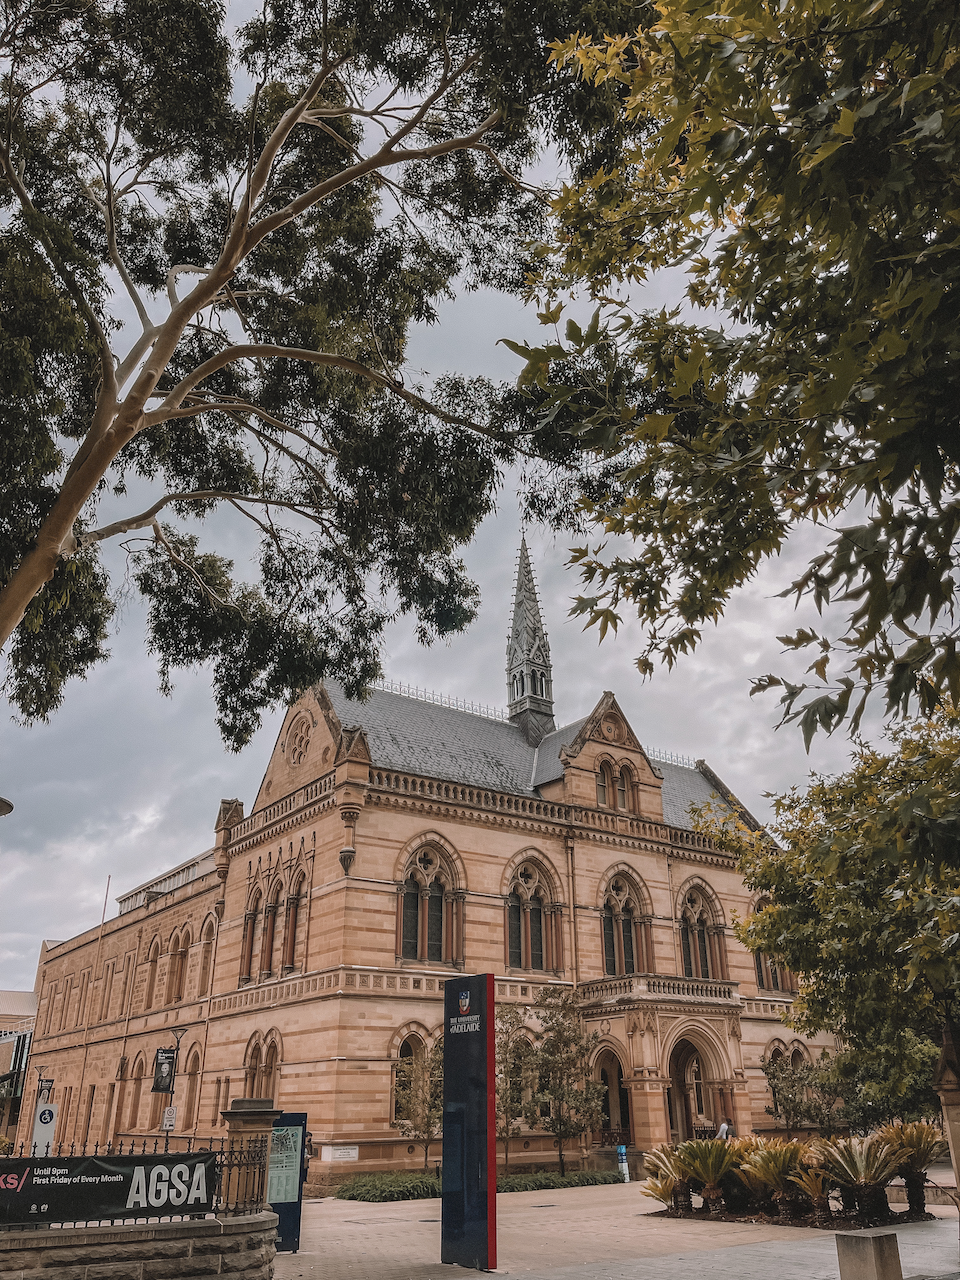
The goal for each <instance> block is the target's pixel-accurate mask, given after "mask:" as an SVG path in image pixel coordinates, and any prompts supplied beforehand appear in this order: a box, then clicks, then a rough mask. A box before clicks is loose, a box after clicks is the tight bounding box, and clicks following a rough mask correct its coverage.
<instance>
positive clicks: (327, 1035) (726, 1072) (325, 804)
mask: <svg viewBox="0 0 960 1280" xmlns="http://www.w3.org/2000/svg"><path fill="white" fill-rule="evenodd" d="M507 685H508V698H509V706H508V711H507V713H506V714H505V715H503V714H501V715H499V716H495V715H493V714H490V713H487V712H485V711H484V710H483V709H479V708H474V709H472V710H470V709H465V708H464V707H463V706H462V705H456V704H454V705H450V700H449V699H446V700H444V699H437V698H432V699H431V698H430V697H428V696H426V695H419V696H410V695H409V693H398V692H391V691H389V690H388V688H379V689H375V690H373V692H372V693H371V695H370V697H369V699H368V700H367V701H366V702H365V703H359V702H354V701H351V700H349V699H348V698H346V697H345V696H344V693H343V691H342V690H341V689H340V688H339V687H338V686H336V685H335V684H328V685H325V686H322V687H317V688H314V689H311V690H310V691H309V692H308V693H306V694H305V695H304V696H303V697H302V698H300V699H299V701H298V702H297V703H296V704H295V705H293V706H291V707H290V709H289V711H288V712H287V715H286V717H285V719H284V722H283V726H282V729H281V731H280V735H279V738H278V741H277V745H276V747H275V749H274V752H273V756H272V758H271V760H270V762H269V765H268V767H267V770H266V774H265V775H264V778H263V782H262V784H261V787H260V791H259V793H258V795H257V797H256V799H255V801H254V803H253V806H252V809H251V810H250V812H249V814H245V813H244V809H243V806H242V805H241V803H240V802H239V801H235V800H231V801H223V802H222V804H221V806H220V812H219V817H218V819H217V823H216V838H215V843H214V846H213V848H212V849H209V850H207V851H206V852H204V853H202V854H200V855H198V856H196V857H193V858H189V859H187V860H186V861H184V862H183V863H181V864H180V865H179V866H177V867H174V868H172V869H171V870H170V871H169V872H168V873H167V874H165V875H163V876H161V877H159V878H156V879H154V880H152V881H150V882H149V883H148V884H145V885H142V886H140V887H139V888H137V889H135V890H133V891H131V892H130V893H128V894H126V895H125V896H124V897H122V898H121V899H119V903H120V913H119V915H118V916H117V917H116V918H115V919H113V920H109V921H107V922H106V923H105V924H104V925H103V926H102V928H101V927H99V926H98V927H96V928H93V929H89V930H87V931H86V932H84V933H81V934H79V935H78V936H77V937H75V938H72V939H70V940H69V941H67V942H62V943H60V944H58V945H54V946H52V947H51V948H50V949H49V950H48V951H46V952H45V955H44V957H43V959H42V963H41V972H40V974H39V983H38V988H37V990H38V994H39V1002H38V1010H37V1022H36V1032H35V1037H34V1043H33V1048H32V1054H33V1058H34V1059H35V1060H37V1061H41V1060H42V1063H43V1065H44V1066H45V1068H46V1074H47V1075H48V1076H50V1077H52V1078H53V1079H54V1081H55V1094H54V1101H55V1102H56V1103H57V1104H58V1108H59V1115H58V1122H57V1123H58V1137H59V1138H60V1139H61V1140H63V1141H77V1142H82V1141H88V1142H93V1141H98V1142H107V1141H110V1140H113V1139H115V1138H117V1137H118V1136H121V1135H122V1136H123V1137H125V1138H126V1137H127V1136H129V1135H132V1134H143V1133H149V1132H151V1131H156V1130H157V1127H158V1125H159V1123H160V1114H161V1103H165V1102H166V1101H168V1099H167V1098H165V1097H164V1095H161V1094H152V1093H151V1092H150V1086H151V1083H152V1064H153V1059H154V1054H155V1052H156V1050H157V1048H158V1047H161V1046H168V1045H172V1044H173V1043H174V1032H175V1031H176V1033H177V1035H178V1036H179V1038H180V1056H179V1073H178V1076H177V1084H176V1094H175V1099H174V1100H175V1103H176V1106H177V1122H176V1128H177V1131H178V1132H179V1133H185V1134H190V1133H195V1134H198V1135H207V1134H210V1133H216V1132H218V1131H222V1128H221V1125H222V1121H221V1112H222V1111H223V1110H224V1109H225V1108H227V1107H228V1106H229V1104H230V1100H231V1099H232V1098H234V1097H237V1096H239V1095H246V1096H250V1097H268V1096H269V1097H273V1098H275V1099H276V1101H277V1105H279V1106H280V1107H282V1108H284V1109H285V1110H292V1111H306V1112H307V1113H308V1115H309V1127H310V1129H311V1131H312V1133H313V1136H314V1142H315V1144H316V1147H317V1152H318V1156H317V1159H316V1160H315V1162H314V1165H315V1170H314V1176H317V1177H319V1176H320V1173H321V1171H322V1169H323V1168H324V1167H344V1166H345V1165H347V1164H349V1165H350V1166H351V1167H352V1168H357V1167H360V1168H363V1167H367V1168H372V1167H397V1166H400V1165H403V1164H408V1163H409V1164H416V1163H418V1162H419V1160H420V1159H421V1155H420V1153H419V1151H417V1152H415V1151H414V1148H413V1147H412V1146H410V1145H408V1143H407V1141H406V1140H405V1139H404V1138H402V1137H401V1135H400V1134H399V1132H398V1130H397V1128H396V1127H395V1126H394V1125H393V1123H392V1120H393V1114H392V1108H393V1100H392V1087H393V1076H394V1069H395V1064H396V1063H397V1061H398V1060H399V1058H400V1057H401V1056H404V1055H407V1054H409V1053H411V1052H416V1051H418V1050H419V1048H420V1047H421V1046H425V1045H428V1044H430V1043H431V1042H432V1041H433V1039H434V1038H435V1037H436V1036H437V1034H438V1031H439V1028H440V1024H441V1019H442V1012H443V984H444V981H445V979H447V978H448V977H450V975H452V974H456V973H458V972H462V971H465V972H471V973H480V972H491V971H492V972H493V973H495V975H496V992H497V998H498V999H499V1000H504V1001H515V1002H519V1003H521V1004H523V1005H529V1004H531V1003H532V1002H533V1000H534V998H535V996H536V994H537V992H538V990H539V989H540V988H541V987H542V986H543V985H544V984H566V985H568V986H569V985H571V984H574V985H575V986H576V988H577V990H578V992H579V994H580V997H581V1001H582V1008H583V1017H584V1020H585V1022H586V1023H587V1025H588V1027H589V1028H590V1029H593V1030H596V1031H597V1032H598V1033H599V1035H600V1043H599V1047H598V1050H597V1053H596V1055H595V1059H594V1063H593V1069H594V1071H595V1073H596V1075H597V1078H599V1079H603V1080H605V1081H606V1083H607V1085H608V1093H607V1104H606V1111H605V1117H604V1132H603V1133H598V1134H596V1135H594V1142H595V1143H609V1142H613V1141H615V1140H627V1141H629V1142H630V1143H631V1144H632V1145H634V1146H636V1147H641V1148H642V1147H647V1146H649V1145H651V1144H653V1143H656V1142H661V1141H664V1140H668V1139H670V1138H671V1137H672V1138H675V1139H676V1138H684V1137H687V1136H692V1135H693V1134H694V1132H696V1131H698V1130H700V1131H704V1132H706V1131H709V1132H712V1131H713V1129H714V1128H715V1126H716V1124H718V1123H719V1121H720V1120H721V1119H722V1118H723V1116H724V1115H731V1116H732V1117H733V1118H734V1122H735V1125H736V1127H737V1130H738V1132H740V1133H746V1132H749V1131H750V1130H751V1129H753V1128H769V1127H770V1126H771V1124H772V1121H771V1120H770V1117H769V1116H767V1115H766V1113H765V1110H764V1108H765V1106H766V1105H767V1104H768V1103H769V1101H770V1095H769V1093H768V1092H767V1091H766V1081H765V1077H764V1076H763V1074H762V1072H761V1070H760V1059H761V1057H762V1056H763V1055H768V1054H770V1053H775V1052H776V1053H780V1052H782V1053H786V1054H788V1055H795V1056H799V1057H809V1056H810V1054H811V1049H812V1050H813V1053H814V1054H816V1053H819V1045H816V1044H814V1045H811V1044H808V1043H807V1042H801V1041H798V1040H797V1039H795V1038H794V1037H793V1036H792V1033H790V1032H788V1031H787V1030H786V1029H785V1028H784V1026H783V1025H782V1023H781V1021H780V1018H779V1015H780V1013H781V1011H782V1010H783V1009H784V1008H785V1007H786V1006H787V1005H788V1004H789V1002H790V999H791V995H790V990H789V989H788V988H790V987H791V986H792V981H791V979H790V975H786V974H778V973H777V971H776V970H775V969H774V968H772V967H771V966H770V965H769V964H768V963H766V961H765V960H764V959H763V958H762V957H759V958H757V959H756V960H755V958H754V957H753V956H751V955H750V953H749V952H748V951H746V950H745V949H744V948H743V947H742V946H741V945H740V944H739V943H738V942H737V940H736V939H735V937H734V936H733V933H732V930H731V920H732V917H733V914H734V913H735V912H737V913H739V914H740V915H741V916H742V915H745V914H747V913H748V912H749V911H750V910H751V908H752V906H754V905H755V904H754V903H752V901H751V899H750V896H749V895H748V893H747V892H746V891H745V889H744V886H743V884H742V882H741V881H740V879H739V878H738V876H737V873H736V870H735V867H734V865H733V862H732V860H731V859H730V858H729V857H728V856H726V855H725V854H723V853H721V852H720V851H718V850H717V849H715V848H714V847H712V845H711V844H710V842H709V841H708V840H706V839H705V838H704V837H703V836H701V835H698V834H697V833H695V832H694V831H693V830H692V829H691V819H690V816H689V809H690V805H691V804H692V803H702V802H704V801H706V800H708V799H709V798H710V797H711V796H719V797H720V798H721V799H722V800H723V801H724V802H725V803H726V804H728V805H731V806H738V802H737V801H736V799H735V798H734V797H733V796H732V795H731V794H730V793H729V792H728V791H727V789H726V788H725V787H724V785H723V783H722V782H721V781H720V779H719V778H718V777H717V776H716V775H715V774H714V773H713V772H712V771H711V769H710V768H709V767H708V766H707V765H706V764H705V763H703V762H702V761H699V762H697V763H696V764H695V765H694V764H693V763H692V762H686V763H684V762H677V761H676V760H672V759H670V758H667V757H663V756H660V755H658V754H657V753H656V752H655V751H652V750H650V749H646V748H644V747H643V746H641V743H640V740H639V739H638V737H637V734H636V732H635V728H634V727H633V726H631V725H630V724H629V723H628V721H627V718H626V716H625V715H624V714H623V712H622V710H621V709H620V707H619V705H618V703H617V700H616V698H615V696H614V695H613V694H612V693H604V694H603V696H602V697H601V698H600V699H599V701H598V702H597V704H596V706H595V707H594V709H593V711H592V712H591V713H590V714H589V715H588V716H586V717H585V718H584V719H582V720H578V721H576V722H575V723H573V724H568V725H565V726H563V727H562V728H559V729H558V728H557V727H556V724H555V721H554V710H553V707H554V702H553V688H552V674H551V666H550V652H549V647H548V643H547V637H546V634H545V632H544V629H543V625H542V622H541V616H540V609H539V605H538V601H537V596H536V591H535V587H534V580H533V574H532V571H531V568H530V563H529V558H528V555H527V551H526V547H525V546H524V547H522V548H521V555H520V563H519V569H518V575H517V585H516V597H515V601H514V612H513V621H512V629H511V634H510V641H509V648H508V657H507ZM741 811H742V810H741ZM747 816H749V815H747ZM32 1120H33V1109H32V1107H31V1106H27V1105H26V1101H25V1104H24V1107H23V1115H22V1118H21V1127H20V1133H19V1137H20V1139H21V1140H29V1136H30V1133H31V1132H32V1129H31V1126H32ZM551 1146H552V1139H550V1138H549V1137H548V1136H546V1135H542V1134H538V1133H531V1134H529V1135H524V1138H523V1139H522V1140H518V1141H516V1142H515V1143H514V1144H513V1149H512V1152H511V1159H512V1160H516V1159H522V1158H524V1157H526V1158H527V1159H545V1158H549V1155H548V1153H549V1149H550V1147H551ZM354 1162H356V1163H354Z"/></svg>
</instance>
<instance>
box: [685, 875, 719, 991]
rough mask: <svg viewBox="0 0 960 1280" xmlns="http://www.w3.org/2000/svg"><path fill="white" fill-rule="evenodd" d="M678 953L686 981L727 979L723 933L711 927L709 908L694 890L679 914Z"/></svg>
mask: <svg viewBox="0 0 960 1280" xmlns="http://www.w3.org/2000/svg"><path fill="white" fill-rule="evenodd" d="M680 953H681V956H682V960H683V972H684V976H685V977H687V978H724V977H726V963H725V956H724V951H723V938H722V930H721V929H720V928H718V927H717V926H716V925H714V924H713V921H712V913H711V910H710V905H709V903H708V901H707V899H706V898H705V896H704V895H703V893H701V892H700V890H699V889H696V888H692V889H690V890H688V891H687V893H686V894H685V896H684V899H683V905H682V907H681V911H680Z"/></svg>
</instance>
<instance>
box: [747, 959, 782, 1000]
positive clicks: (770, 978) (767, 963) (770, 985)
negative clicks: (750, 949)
mask: <svg viewBox="0 0 960 1280" xmlns="http://www.w3.org/2000/svg"><path fill="white" fill-rule="evenodd" d="M753 963H754V965H755V967H756V970H757V986H758V987H759V988H760V990H761V991H780V990H781V986H782V984H781V981H780V970H779V968H778V967H777V966H776V965H775V964H774V962H773V961H772V960H771V959H770V957H769V956H768V955H766V954H765V952H763V951H755V952H754V953H753Z"/></svg>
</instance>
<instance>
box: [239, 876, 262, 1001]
mask: <svg viewBox="0 0 960 1280" xmlns="http://www.w3.org/2000/svg"><path fill="white" fill-rule="evenodd" d="M259 915H260V894H259V893H255V894H254V896H253V897H252V898H251V900H250V907H249V909H248V910H247V912H246V914H245V915H244V917H243V941H242V943H241V944H240V985H241V986H243V985H244V983H247V982H249V981H250V978H251V976H252V975H251V970H252V969H253V946H254V941H255V938H256V932H257V919H258V917H259Z"/></svg>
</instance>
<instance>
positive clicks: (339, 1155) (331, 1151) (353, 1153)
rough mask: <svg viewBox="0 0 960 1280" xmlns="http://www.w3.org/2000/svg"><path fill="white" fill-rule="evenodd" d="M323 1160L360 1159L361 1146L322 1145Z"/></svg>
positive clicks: (321, 1157)
mask: <svg viewBox="0 0 960 1280" xmlns="http://www.w3.org/2000/svg"><path fill="white" fill-rule="evenodd" d="M320 1159H321V1160H359V1159H360V1148H359V1147H321V1148H320Z"/></svg>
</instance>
